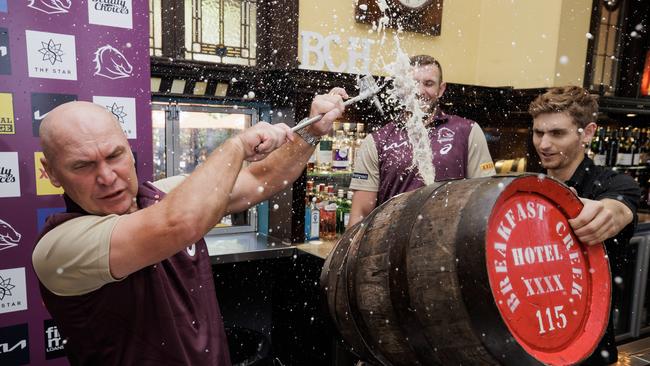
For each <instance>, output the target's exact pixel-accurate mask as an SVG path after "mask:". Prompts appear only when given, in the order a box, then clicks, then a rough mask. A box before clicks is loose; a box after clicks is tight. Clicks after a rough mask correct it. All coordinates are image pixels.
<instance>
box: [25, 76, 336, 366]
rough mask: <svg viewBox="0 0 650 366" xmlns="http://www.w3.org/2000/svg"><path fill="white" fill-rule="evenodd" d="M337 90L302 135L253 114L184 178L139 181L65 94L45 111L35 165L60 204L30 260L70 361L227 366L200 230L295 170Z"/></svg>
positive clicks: (96, 113)
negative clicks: (59, 192)
mask: <svg viewBox="0 0 650 366" xmlns="http://www.w3.org/2000/svg"><path fill="white" fill-rule="evenodd" d="M342 98H347V94H346V93H345V91H344V90H342V89H339V88H336V89H334V90H333V91H332V92H331V93H330V94H329V95H319V96H317V97H316V98H315V99H314V101H313V102H312V105H311V115H312V116H313V115H316V114H320V113H325V115H324V117H323V119H322V120H321V121H320V122H318V123H316V124H314V125H312V126H310V127H309V128H308V129H307V130H303V131H300V132H299V133H298V135H299V136H300V137H298V136H294V135H293V134H292V133H291V130H290V129H289V127H287V126H286V125H284V124H277V125H269V124H267V123H258V124H256V125H255V126H253V127H250V128H248V129H246V130H244V131H243V132H241V133H240V134H238V135H237V136H235V137H232V138H230V139H228V140H227V141H226V142H224V143H223V144H222V145H221V146H220V147H219V148H217V149H216V150H215V151H214V152H213V153H212V154H211V155H210V156H209V158H208V159H207V160H206V161H205V162H204V163H203V164H202V165H201V166H199V167H198V168H197V169H196V170H195V171H194V172H193V173H192V174H190V175H189V176H187V177H172V178H168V179H164V180H162V181H158V182H154V183H151V182H145V183H144V184H141V185H138V181H137V176H136V172H135V165H134V158H133V154H132V152H131V149H130V147H129V143H128V141H127V139H126V137H125V136H124V133H123V132H122V129H121V128H120V126H119V123H118V122H117V121H116V120H115V118H114V117H113V115H112V114H111V113H109V112H108V111H107V110H106V109H104V108H102V107H100V106H98V105H95V104H92V103H87V102H71V103H67V104H64V105H61V106H59V107H57V108H56V109H54V110H53V111H51V112H50V113H48V115H47V117H46V118H45V120H44V121H43V123H42V125H41V127H40V133H41V144H42V147H43V152H44V156H45V157H44V158H43V160H42V162H43V166H44V168H45V170H46V171H47V173H48V175H49V177H50V180H51V182H52V184H53V185H55V186H57V187H63V189H64V191H65V194H64V199H65V202H66V207H67V210H66V212H65V213H62V214H56V215H53V216H50V217H49V218H48V221H47V223H46V226H45V228H44V229H43V232H42V233H41V235H40V236H39V238H38V243H37V245H36V248H35V249H34V253H33V257H32V261H33V264H34V269H35V271H36V274H37V276H38V279H39V282H40V288H41V295H42V298H43V301H44V303H45V305H46V307H47V309H48V310H49V312H50V314H51V315H52V317H53V318H54V320H55V322H56V323H57V325H58V326H59V330H60V331H61V334H62V336H63V337H64V339H66V340H67V343H66V347H65V348H66V352H67V353H68V358H69V360H70V362H71V364H72V365H229V364H230V359H229V355H228V348H227V343H226V339H225V334H224V330H223V323H222V320H221V315H220V312H219V306H218V304H217V299H216V295H215V290H214V284H213V280H212V270H211V266H210V260H209V256H208V251H207V248H206V245H205V241H204V240H203V235H205V234H206V233H207V232H208V230H210V229H211V228H212V227H214V225H215V224H216V223H218V222H219V221H220V220H221V218H222V217H223V216H224V215H225V214H227V213H230V212H238V211H242V210H244V209H246V208H248V207H250V206H252V205H255V204H256V203H258V202H260V201H263V200H265V199H267V198H269V197H270V196H272V195H273V194H275V193H277V192H279V191H280V190H282V189H283V188H285V187H286V186H287V184H288V183H287V182H288V181H292V180H294V179H296V178H297V177H298V176H299V174H301V172H302V170H303V169H304V165H305V164H306V162H307V161H308V160H309V156H310V155H311V153H312V151H313V150H314V145H315V141H316V140H317V138H318V136H322V135H323V134H326V133H328V132H329V130H330V129H331V126H332V122H333V121H334V120H335V119H336V118H338V117H339V116H340V115H341V113H342V112H343V109H344V107H343V104H342ZM244 161H251V162H253V161H254V163H252V164H250V165H249V166H248V167H246V168H243V169H242V168H241V167H242V164H243V162H244ZM260 186H261V187H264V190H259V189H258V187H260Z"/></svg>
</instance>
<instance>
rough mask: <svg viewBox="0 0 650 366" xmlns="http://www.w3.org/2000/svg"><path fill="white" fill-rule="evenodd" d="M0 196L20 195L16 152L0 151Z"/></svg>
mask: <svg viewBox="0 0 650 366" xmlns="http://www.w3.org/2000/svg"><path fill="white" fill-rule="evenodd" d="M0 197H20V175H19V174H18V153H17V152H0Z"/></svg>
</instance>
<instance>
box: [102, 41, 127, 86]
mask: <svg viewBox="0 0 650 366" xmlns="http://www.w3.org/2000/svg"><path fill="white" fill-rule="evenodd" d="M94 61H95V75H99V76H103V77H105V78H109V79H113V80H114V79H121V78H128V77H129V76H131V73H132V72H133V66H131V64H130V63H129V61H127V60H126V57H124V55H123V54H122V52H120V51H119V50H118V49H116V48H114V47H112V46H110V45H106V46H104V47H100V48H99V49H98V50H97V51H95V60H94Z"/></svg>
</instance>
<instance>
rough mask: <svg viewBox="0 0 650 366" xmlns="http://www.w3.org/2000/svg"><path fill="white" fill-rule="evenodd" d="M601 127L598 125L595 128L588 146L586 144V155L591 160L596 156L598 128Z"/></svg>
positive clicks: (598, 138)
mask: <svg viewBox="0 0 650 366" xmlns="http://www.w3.org/2000/svg"><path fill="white" fill-rule="evenodd" d="M601 128H602V127H598V129H597V130H596V133H595V134H594V137H593V138H592V139H591V143H590V144H589V146H587V157H588V158H589V159H591V160H594V157H595V156H596V152H597V151H598V142H599V140H600V129H601Z"/></svg>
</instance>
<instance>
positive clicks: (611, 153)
mask: <svg viewBox="0 0 650 366" xmlns="http://www.w3.org/2000/svg"><path fill="white" fill-rule="evenodd" d="M618 145H619V142H618V130H617V129H614V132H613V133H612V135H611V136H610V139H609V146H608V147H607V166H615V165H616V161H617V160H616V159H617V157H618Z"/></svg>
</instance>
